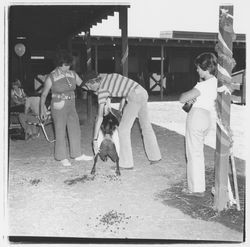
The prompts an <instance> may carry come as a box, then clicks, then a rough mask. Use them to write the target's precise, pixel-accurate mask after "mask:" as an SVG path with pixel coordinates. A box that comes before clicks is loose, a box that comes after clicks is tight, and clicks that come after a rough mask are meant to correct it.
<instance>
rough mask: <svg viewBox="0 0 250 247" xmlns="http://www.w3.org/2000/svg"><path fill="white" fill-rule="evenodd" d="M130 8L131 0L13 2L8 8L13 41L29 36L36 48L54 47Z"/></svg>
mask: <svg viewBox="0 0 250 247" xmlns="http://www.w3.org/2000/svg"><path fill="white" fill-rule="evenodd" d="M128 7H130V5H129V4H128V3H101V4H100V3H85V4H80V3H79V4H77V5H72V3H71V4H70V5H69V4H64V5H51V4H50V5H12V6H9V7H8V17H9V37H10V41H14V40H15V39H16V38H17V37H25V38H26V39H27V40H28V42H29V45H30V47H31V48H32V49H39V50H46V49H47V50H48V49H54V48H55V47H56V46H57V45H58V43H60V42H62V41H66V40H67V38H69V37H72V36H74V35H76V34H77V33H79V32H81V31H87V30H89V29H90V28H91V27H92V26H93V25H96V24H98V23H101V22H102V20H103V19H107V17H108V16H111V15H114V12H117V11H120V10H121V9H123V8H128Z"/></svg>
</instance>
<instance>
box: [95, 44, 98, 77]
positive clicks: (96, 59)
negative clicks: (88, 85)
mask: <svg viewBox="0 0 250 247" xmlns="http://www.w3.org/2000/svg"><path fill="white" fill-rule="evenodd" d="M95 72H96V73H98V46H97V45H95Z"/></svg>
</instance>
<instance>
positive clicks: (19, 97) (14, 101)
mask: <svg viewBox="0 0 250 247" xmlns="http://www.w3.org/2000/svg"><path fill="white" fill-rule="evenodd" d="M11 86H12V89H11V102H10V103H11V104H10V111H11V112H24V105H25V101H26V94H25V92H24V90H23V88H22V85H21V82H20V80H19V79H16V80H14V81H13V82H12V85H11Z"/></svg>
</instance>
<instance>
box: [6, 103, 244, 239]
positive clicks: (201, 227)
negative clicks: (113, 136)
mask: <svg viewBox="0 0 250 247" xmlns="http://www.w3.org/2000/svg"><path fill="white" fill-rule="evenodd" d="M152 105H153V104H152ZM152 105H150V111H152ZM155 107H156V106H155ZM158 107H159V106H158ZM155 109H156V108H155ZM157 109H158V108H157ZM78 110H79V117H80V122H81V130H82V149H83V152H84V153H86V154H91V153H92V149H91V145H90V144H91V137H92V129H93V120H92V121H90V122H88V121H87V120H86V105H85V104H84V103H83V102H82V101H78ZM154 112H155V110H154ZM166 114H168V112H166ZM152 115H153V113H152ZM152 115H151V116H152ZM172 119H174V118H172ZM171 121H174V120H171ZM177 125H178V124H177ZM153 127H154V130H155V133H156V135H157V139H158V142H159V145H160V147H161V152H162V161H161V162H159V163H158V164H156V165H150V164H149V162H148V160H147V157H146V155H145V152H144V149H143V143H142V138H141V134H140V128H139V125H138V122H137V121H136V122H135V124H134V126H133V129H132V135H131V136H132V146H133V155H134V160H135V168H134V169H133V170H122V171H121V176H120V177H117V176H116V175H115V164H114V163H112V161H108V162H106V163H105V162H102V161H98V164H97V171H96V174H95V176H92V175H90V171H91V168H92V165H93V162H92V161H90V162H77V161H73V160H72V166H71V167H63V166H61V165H60V164H58V162H56V161H55V160H54V157H53V151H54V144H51V143H49V142H47V141H46V139H45V138H44V136H43V134H42V133H41V136H40V137H39V138H37V139H34V140H30V141H27V142H26V141H22V140H18V141H12V140H10V141H9V166H8V169H9V170H8V174H9V178H8V179H9V181H8V204H7V212H8V236H10V242H11V243H18V242H19V241H24V242H25V241H27V242H29V241H31V242H33V243H34V242H35V243H36V241H38V242H39V243H42V242H43V241H44V240H45V241H48V242H50V241H53V242H54V240H53V239H54V238H55V239H57V241H59V242H60V241H66V239H65V238H69V239H70V240H69V241H73V242H74V241H76V242H77V241H80V242H81V241H85V242H87V243H95V242H98V241H101V242H102V241H104V242H106V243H107V242H108V241H111V242H115V241H116V240H117V239H118V240H119V241H121V242H122V243H126V241H127V242H128V241H130V240H132V241H135V242H136V241H137V243H141V242H143V241H146V243H149V241H150V240H151V241H153V242H156V243H157V241H158V242H159V241H160V240H164V241H166V240H168V241H174V242H179V241H181V242H184V243H186V242H187V241H215V242H221V241H229V242H242V241H243V240H244V233H245V225H244V213H245V201H244V198H245V161H244V160H243V159H241V158H239V157H236V159H235V161H236V167H237V172H238V183H239V184H238V185H239V195H240V204H241V210H240V211H237V210H236V208H235V205H234V206H232V207H231V208H229V209H228V210H226V211H223V212H220V213H217V212H216V211H214V210H213V207H212V206H213V197H212V195H211V187H212V186H214V153H215V150H214V148H212V147H210V146H208V145H206V146H205V158H206V183H207V191H206V196H205V197H204V198H201V199H197V198H192V197H187V196H185V195H184V194H182V192H181V189H182V188H183V184H184V183H185V168H186V165H185V164H186V163H185V152H184V136H183V135H181V134H180V133H178V132H176V131H173V130H170V129H168V128H166V127H161V126H158V125H155V124H154V125H153ZM48 133H49V136H50V137H53V131H52V128H51V127H49V126H48ZM25 237H36V238H25ZM46 237H54V238H53V239H51V238H49V239H47V238H46ZM61 237H62V238H63V239H64V240H60V239H61ZM55 242H56V241H55Z"/></svg>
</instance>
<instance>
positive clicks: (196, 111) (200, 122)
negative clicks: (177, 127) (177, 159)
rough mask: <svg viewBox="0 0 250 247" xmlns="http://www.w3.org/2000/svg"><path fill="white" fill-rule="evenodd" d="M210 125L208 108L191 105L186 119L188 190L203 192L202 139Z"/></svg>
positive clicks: (204, 185) (204, 187)
mask: <svg viewBox="0 0 250 247" xmlns="http://www.w3.org/2000/svg"><path fill="white" fill-rule="evenodd" d="M210 127H211V115H210V112H209V111H208V110H205V109H202V108H196V107H193V108H192V109H191V111H190V112H189V113H188V115H187V120H186V138H185V141H186V156H187V184H188V190H189V191H190V192H204V191H205V190H206V183H205V162H204V139H205V136H206V135H207V134H208V132H209V129H210Z"/></svg>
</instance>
